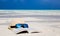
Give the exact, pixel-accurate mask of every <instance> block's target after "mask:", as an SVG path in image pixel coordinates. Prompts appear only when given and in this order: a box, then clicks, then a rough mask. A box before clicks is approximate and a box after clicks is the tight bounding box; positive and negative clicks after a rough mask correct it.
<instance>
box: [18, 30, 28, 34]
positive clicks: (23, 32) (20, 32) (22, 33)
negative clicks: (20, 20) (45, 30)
mask: <svg viewBox="0 0 60 36" xmlns="http://www.w3.org/2000/svg"><path fill="white" fill-rule="evenodd" d="M23 33H29V32H28V31H21V32H19V33H17V34H23Z"/></svg>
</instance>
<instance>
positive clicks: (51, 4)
mask: <svg viewBox="0 0 60 36" xmlns="http://www.w3.org/2000/svg"><path fill="white" fill-rule="evenodd" d="M59 1H60V0H0V9H27V10H28V9H31V10H34V9H36V10H37V9H39V10H41V9H43V10H44V9H45V10H46V9H47V10H48V9H50V10H51V9H52V10H54V9H58V10H59V9H60V2H59Z"/></svg>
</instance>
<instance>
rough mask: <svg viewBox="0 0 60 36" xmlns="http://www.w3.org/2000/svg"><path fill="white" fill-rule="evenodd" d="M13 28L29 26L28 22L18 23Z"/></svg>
mask: <svg viewBox="0 0 60 36" xmlns="http://www.w3.org/2000/svg"><path fill="white" fill-rule="evenodd" d="M11 28H28V24H20V23H18V24H16V25H15V26H11Z"/></svg>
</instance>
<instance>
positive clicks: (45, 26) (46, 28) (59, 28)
mask: <svg viewBox="0 0 60 36" xmlns="http://www.w3.org/2000/svg"><path fill="white" fill-rule="evenodd" d="M24 19H25V21H26V23H27V24H28V25H29V28H30V30H29V31H38V32H39V33H28V34H19V35H17V34H15V33H14V32H12V31H10V30H9V29H8V25H0V35H1V36H60V22H31V21H32V20H34V19H35V20H34V21H38V20H39V19H36V18H34V19H33V18H30V17H24ZM30 19H31V20H30ZM28 21H30V22H28Z"/></svg>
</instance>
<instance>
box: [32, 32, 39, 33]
mask: <svg viewBox="0 0 60 36" xmlns="http://www.w3.org/2000/svg"><path fill="white" fill-rule="evenodd" d="M31 33H40V32H31Z"/></svg>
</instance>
